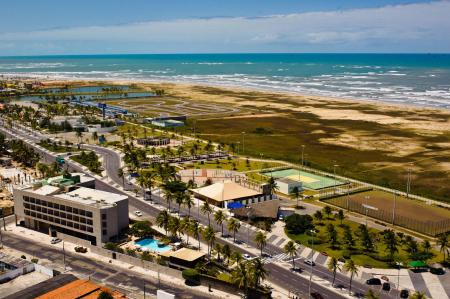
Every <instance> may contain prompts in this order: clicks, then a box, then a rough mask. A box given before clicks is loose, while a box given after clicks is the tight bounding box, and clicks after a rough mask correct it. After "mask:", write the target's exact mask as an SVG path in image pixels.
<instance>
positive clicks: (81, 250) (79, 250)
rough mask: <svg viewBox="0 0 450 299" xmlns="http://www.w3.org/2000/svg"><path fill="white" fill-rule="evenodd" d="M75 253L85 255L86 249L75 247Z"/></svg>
mask: <svg viewBox="0 0 450 299" xmlns="http://www.w3.org/2000/svg"><path fill="white" fill-rule="evenodd" d="M75 252H80V253H86V252H87V248H86V247H83V246H76V247H75Z"/></svg>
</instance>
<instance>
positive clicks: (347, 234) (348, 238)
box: [343, 225, 355, 249]
mask: <svg viewBox="0 0 450 299" xmlns="http://www.w3.org/2000/svg"><path fill="white" fill-rule="evenodd" d="M343 228H344V243H345V244H346V246H347V248H348V249H351V248H353V246H355V240H354V239H353V234H352V231H351V229H350V227H349V226H348V225H344V226H343Z"/></svg>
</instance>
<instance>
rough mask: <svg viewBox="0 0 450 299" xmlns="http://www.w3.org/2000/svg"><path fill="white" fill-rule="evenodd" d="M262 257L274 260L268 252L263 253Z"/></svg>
mask: <svg viewBox="0 0 450 299" xmlns="http://www.w3.org/2000/svg"><path fill="white" fill-rule="evenodd" d="M262 257H267V258H272V255H271V254H270V253H267V252H263V254H262Z"/></svg>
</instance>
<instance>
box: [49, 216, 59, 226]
mask: <svg viewBox="0 0 450 299" xmlns="http://www.w3.org/2000/svg"><path fill="white" fill-rule="evenodd" d="M50 218H52V219H53V222H55V223H58V224H60V223H61V219H59V218H53V217H49V219H50Z"/></svg>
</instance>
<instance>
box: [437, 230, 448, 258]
mask: <svg viewBox="0 0 450 299" xmlns="http://www.w3.org/2000/svg"><path fill="white" fill-rule="evenodd" d="M436 244H437V245H438V246H439V251H440V252H442V253H443V254H444V262H445V254H446V253H449V247H450V240H449V234H440V235H439V236H438V240H437V242H436Z"/></svg>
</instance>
